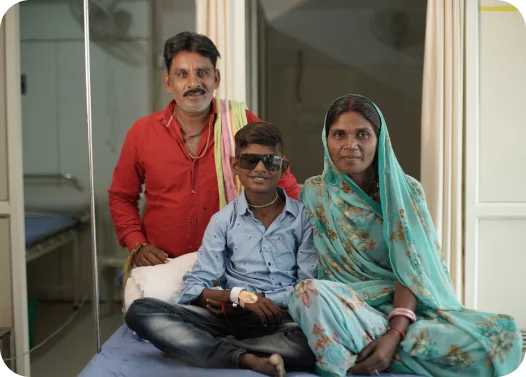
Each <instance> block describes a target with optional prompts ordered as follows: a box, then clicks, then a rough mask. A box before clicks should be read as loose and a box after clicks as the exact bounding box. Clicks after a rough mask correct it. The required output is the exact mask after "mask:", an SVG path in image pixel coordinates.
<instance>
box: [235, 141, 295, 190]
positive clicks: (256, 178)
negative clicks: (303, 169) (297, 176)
mask: <svg viewBox="0 0 526 377" xmlns="http://www.w3.org/2000/svg"><path fill="white" fill-rule="evenodd" d="M243 155H276V156H279V157H282V156H281V152H280V151H279V149H278V148H277V147H269V146H265V145H259V144H249V145H248V146H247V147H245V148H243V149H241V150H240V151H239V155H238V156H236V157H238V158H239V157H240V156H241V158H243ZM236 157H232V158H231V159H230V163H231V166H232V172H233V173H234V174H236V175H238V177H239V181H240V182H241V184H242V185H243V186H244V187H245V191H246V192H252V193H254V194H266V193H271V192H273V191H276V187H277V186H278V181H279V179H280V178H281V177H283V176H284V175H285V172H286V170H287V163H286V162H285V161H283V163H282V164H281V167H280V168H279V169H278V170H276V171H272V170H271V169H268V168H267V167H266V166H265V164H264V163H263V161H259V162H258V163H257V165H256V166H255V167H254V168H252V169H247V168H246V167H245V168H242V167H241V166H240V161H239V159H238V158H236ZM250 157H251V158H253V156H250ZM242 165H245V164H243V163H242Z"/></svg>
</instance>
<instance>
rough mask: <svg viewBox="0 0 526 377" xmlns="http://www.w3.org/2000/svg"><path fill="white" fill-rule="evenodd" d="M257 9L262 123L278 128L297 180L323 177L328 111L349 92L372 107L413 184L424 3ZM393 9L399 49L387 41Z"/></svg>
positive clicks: (341, 2)
mask: <svg viewBox="0 0 526 377" xmlns="http://www.w3.org/2000/svg"><path fill="white" fill-rule="evenodd" d="M261 5H262V7H263V8H264V9H265V13H266V15H267V17H268V28H267V30H268V32H267V45H268V56H267V63H268V70H267V79H268V82H267V103H268V106H267V114H268V116H267V118H268V119H267V120H269V121H272V122H275V123H276V124H277V125H278V126H280V128H281V129H282V131H283V134H284V138H285V144H286V154H287V157H288V158H289V159H290V160H291V163H292V171H293V173H294V174H295V175H296V177H297V178H298V180H300V181H303V180H304V179H306V178H308V177H310V176H313V175H317V174H320V173H321V171H322V169H323V157H322V156H323V148H322V143H321V130H322V127H323V120H324V117H325V114H326V111H327V109H328V107H329V106H330V104H331V103H332V101H333V100H335V99H336V98H337V97H339V96H341V95H344V94H348V93H357V94H363V95H366V96H368V97H369V98H371V99H372V100H373V101H375V102H376V103H377V104H378V106H379V107H380V108H381V110H382V112H383V113H384V116H385V118H386V121H387V124H388V127H389V131H390V135H391V138H392V142H393V145H394V148H395V151H396V153H397V157H398V159H399V161H400V163H401V165H402V167H403V168H404V170H405V171H406V173H408V174H410V175H413V176H415V177H416V178H418V177H419V175H420V123H421V97H422V76H423V54H424V37H425V35H424V33H425V18H426V2H425V1H419V0H394V1H390V2H389V5H386V2H385V1H381V0H374V1H359V0H354V1H345V0H331V1H321V0H309V1H301V2H299V1H292V0H291V1H285V2H282V3H279V4H276V3H275V2H267V1H262V2H261ZM287 5H290V6H287ZM393 10H395V11H400V12H401V14H403V15H405V16H402V17H407V23H405V24H403V25H405V26H406V27H407V33H408V34H407V37H406V38H405V39H404V38H403V37H401V38H402V39H401V45H400V46H399V47H396V46H394V45H393V44H389V43H388V42H387V40H389V38H391V37H393V36H395V35H396V33H395V32H394V30H395V28H396V24H395V23H394V21H393V20H394V18H390V17H389V14H391V13H390V12H392V11H393ZM313 25H316V26H315V27H313ZM300 52H301V53H302V54H303V69H300V62H299V53H300ZM305 151H308V153H305Z"/></svg>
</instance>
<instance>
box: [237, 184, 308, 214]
mask: <svg viewBox="0 0 526 377" xmlns="http://www.w3.org/2000/svg"><path fill="white" fill-rule="evenodd" d="M277 189H278V192H279V193H280V194H281V195H282V196H283V197H284V198H285V211H286V212H288V213H290V214H291V215H292V216H294V217H298V215H299V212H298V209H297V208H296V207H295V206H293V205H292V203H291V200H290V198H289V197H288V196H287V193H286V192H285V190H283V189H282V188H281V187H278V188H277ZM248 211H249V206H248V201H247V197H246V195H245V191H243V192H242V193H241V195H239V198H238V200H237V206H236V212H237V214H238V215H239V216H243V215H246V214H247V213H248Z"/></svg>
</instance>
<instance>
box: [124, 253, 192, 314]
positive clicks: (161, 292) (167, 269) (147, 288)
mask: <svg viewBox="0 0 526 377" xmlns="http://www.w3.org/2000/svg"><path fill="white" fill-rule="evenodd" d="M196 260H197V252H194V253H190V254H185V255H181V256H180V257H177V258H174V259H168V263H166V264H160V265H157V266H146V267H135V268H133V269H132V271H131V274H130V277H129V278H128V281H127V282H126V287H125V288H124V310H125V311H127V310H128V308H129V307H130V305H131V304H132V303H133V301H135V300H136V299H138V298H144V297H151V298H157V299H159V300H164V301H170V302H173V301H175V302H177V301H179V298H180V297H181V289H182V285H183V276H184V274H185V273H187V272H188V271H191V270H192V267H193V266H194V263H195V261H196Z"/></svg>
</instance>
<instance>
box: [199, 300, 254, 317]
mask: <svg viewBox="0 0 526 377" xmlns="http://www.w3.org/2000/svg"><path fill="white" fill-rule="evenodd" d="M224 305H225V312H224V313H223V307H222V305H221V302H220V301H216V300H212V299H211V298H209V299H207V300H206V308H207V309H208V310H210V311H211V312H212V313H214V314H217V315H223V314H226V315H227V317H238V316H240V315H241V314H243V313H244V312H245V309H243V308H242V307H241V306H237V307H234V306H233V305H232V303H231V302H229V303H224Z"/></svg>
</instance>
